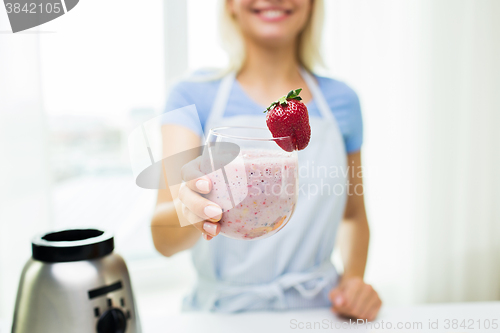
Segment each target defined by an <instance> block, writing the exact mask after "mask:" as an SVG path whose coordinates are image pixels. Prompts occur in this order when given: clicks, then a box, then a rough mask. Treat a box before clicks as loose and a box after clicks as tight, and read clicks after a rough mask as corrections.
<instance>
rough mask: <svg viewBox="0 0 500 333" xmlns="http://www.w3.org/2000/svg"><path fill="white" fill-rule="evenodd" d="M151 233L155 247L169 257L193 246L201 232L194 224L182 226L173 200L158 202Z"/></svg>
mask: <svg viewBox="0 0 500 333" xmlns="http://www.w3.org/2000/svg"><path fill="white" fill-rule="evenodd" d="M151 234H152V237H153V243H154V245H155V248H156V249H157V250H158V252H160V253H161V254H163V255H164V256H167V257H170V256H172V255H174V254H176V253H178V252H180V251H183V250H187V249H189V248H191V247H192V246H193V245H194V244H195V243H196V242H197V241H198V238H199V237H200V232H199V231H198V230H196V229H195V228H193V227H192V226H185V227H181V226H180V223H179V219H178V217H177V212H176V210H175V207H174V203H173V202H172V201H168V202H163V203H159V204H157V206H156V209H155V212H154V215H153V219H152V221H151Z"/></svg>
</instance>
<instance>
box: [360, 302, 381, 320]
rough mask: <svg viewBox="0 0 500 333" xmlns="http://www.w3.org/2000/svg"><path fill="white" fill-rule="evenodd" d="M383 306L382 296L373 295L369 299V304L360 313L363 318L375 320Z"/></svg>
mask: <svg viewBox="0 0 500 333" xmlns="http://www.w3.org/2000/svg"><path fill="white" fill-rule="evenodd" d="M381 306H382V301H381V300H380V298H378V296H377V297H371V298H370V299H369V300H368V301H367V306H366V309H365V311H364V312H362V313H361V314H360V316H361V318H365V319H367V320H369V321H372V320H374V319H375V318H376V317H377V314H378V312H379V310H380V307H381Z"/></svg>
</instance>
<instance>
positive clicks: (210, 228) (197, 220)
mask: <svg viewBox="0 0 500 333" xmlns="http://www.w3.org/2000/svg"><path fill="white" fill-rule="evenodd" d="M200 161H201V157H198V158H196V159H194V160H192V161H191V162H189V163H187V164H185V165H184V166H183V168H182V179H183V180H184V181H185V182H184V183H183V184H182V185H181V186H180V188H179V202H180V205H181V211H182V213H183V214H184V217H185V218H186V219H187V220H188V222H189V223H191V224H192V225H193V226H194V227H195V228H196V229H198V230H199V231H201V233H202V234H203V238H205V239H206V240H211V239H212V238H213V237H215V236H217V235H218V234H219V232H220V224H219V223H217V222H218V221H220V219H221V218H222V209H221V208H220V206H219V205H217V204H216V203H214V202H212V201H209V200H207V199H205V198H204V197H203V196H201V195H200V194H207V193H210V191H211V190H212V182H211V181H210V179H209V178H208V177H207V176H205V175H204V174H203V173H202V172H201V171H200Z"/></svg>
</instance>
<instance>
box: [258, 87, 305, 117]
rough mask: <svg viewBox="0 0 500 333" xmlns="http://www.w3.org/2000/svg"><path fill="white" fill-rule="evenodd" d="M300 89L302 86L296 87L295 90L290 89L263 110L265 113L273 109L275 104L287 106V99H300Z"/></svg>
mask: <svg viewBox="0 0 500 333" xmlns="http://www.w3.org/2000/svg"><path fill="white" fill-rule="evenodd" d="M301 91H302V88H298V89H295V90H290V91H289V92H288V94H286V96H283V97H281V98H280V99H278V100H277V101H275V102H273V103H272V104H271V105H269V106H268V107H267V109H266V110H265V111H264V113H266V112H267V111H269V110H271V109H273V108H274V107H275V106H276V105H278V104H279V105H281V106H283V107H285V106H287V102H286V101H287V100H289V99H295V100H297V101H301V100H302V97H300V96H299V94H300V92H301Z"/></svg>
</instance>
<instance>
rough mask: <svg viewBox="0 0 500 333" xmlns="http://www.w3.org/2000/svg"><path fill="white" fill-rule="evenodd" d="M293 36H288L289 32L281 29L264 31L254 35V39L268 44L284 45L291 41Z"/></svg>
mask: <svg viewBox="0 0 500 333" xmlns="http://www.w3.org/2000/svg"><path fill="white" fill-rule="evenodd" d="M294 38H295V37H294V36H290V34H289V33H283V31H265V32H260V33H259V34H257V35H256V36H254V40H255V41H257V42H259V43H260V44H264V45H270V46H273V45H274V46H280V45H285V44H288V43H290V42H291V41H293V40H294Z"/></svg>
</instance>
